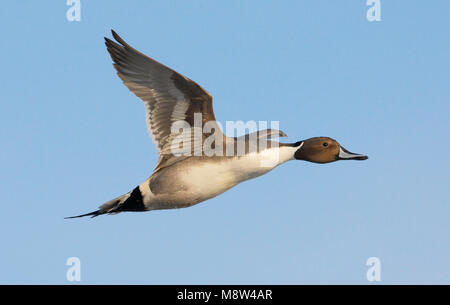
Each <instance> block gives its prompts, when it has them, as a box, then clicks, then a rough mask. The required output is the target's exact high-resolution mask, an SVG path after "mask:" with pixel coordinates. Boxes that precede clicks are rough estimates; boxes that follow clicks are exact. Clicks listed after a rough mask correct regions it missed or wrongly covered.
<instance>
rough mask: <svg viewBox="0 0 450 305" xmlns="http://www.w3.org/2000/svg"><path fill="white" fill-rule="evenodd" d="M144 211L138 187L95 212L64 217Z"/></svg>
mask: <svg viewBox="0 0 450 305" xmlns="http://www.w3.org/2000/svg"><path fill="white" fill-rule="evenodd" d="M145 210H146V209H145V206H144V203H143V200H142V194H141V191H140V190H139V186H138V187H136V188H135V189H134V190H133V191H131V192H128V193H126V194H124V195H122V196H119V197H117V198H114V199H112V200H110V201H108V202H106V203H104V204H102V205H101V206H100V207H99V208H98V210H97V211H94V212H90V213H86V214H81V215H77V216H71V217H65V219H72V218H80V217H85V216H91V217H97V216H100V215H103V214H117V213H120V212H140V211H145Z"/></svg>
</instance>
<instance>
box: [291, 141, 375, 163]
mask: <svg viewBox="0 0 450 305" xmlns="http://www.w3.org/2000/svg"><path fill="white" fill-rule="evenodd" d="M296 144H297V145H299V148H298V149H297V151H296V152H295V154H294V158H295V159H297V160H305V161H309V162H314V163H330V162H334V161H338V160H367V159H368V158H369V157H368V156H366V155H361V154H355V153H352V152H349V151H348V150H346V149H345V148H344V147H342V146H341V145H340V144H339V143H338V142H337V141H336V140H334V139H332V138H328V137H315V138H310V139H307V140H303V141H300V142H297V143H296Z"/></svg>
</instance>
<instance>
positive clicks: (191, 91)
mask: <svg viewBox="0 0 450 305" xmlns="http://www.w3.org/2000/svg"><path fill="white" fill-rule="evenodd" d="M112 35H113V37H114V38H115V40H116V41H117V42H114V41H112V40H110V39H108V38H106V37H105V44H106V47H107V49H108V52H109V54H110V55H111V58H112V60H113V61H114V68H115V69H116V70H117V74H118V76H119V77H120V78H121V79H122V81H123V83H124V84H125V86H127V87H128V89H129V90H131V91H132V92H133V93H134V94H135V95H137V96H138V97H139V98H140V99H141V100H142V101H143V102H144V105H145V109H146V119H147V127H148V131H149V133H150V136H151V138H152V139H153V142H154V143H155V145H156V147H157V148H158V150H159V159H158V162H157V165H156V168H155V169H154V171H153V174H152V175H151V176H150V177H149V178H148V179H147V180H145V181H144V182H143V183H142V184H140V185H139V186H137V187H136V188H135V189H133V190H132V191H130V192H128V193H126V194H124V195H122V196H119V197H117V198H115V199H113V200H110V201H108V202H106V203H105V204H103V205H101V206H100V207H99V209H98V210H97V211H94V212H91V213H87V214H83V215H79V216H73V217H69V218H74V217H82V216H92V217H95V216H98V215H102V214H115V213H120V212H128V211H133V212H139V211H150V210H158V209H176V208H185V207H190V206H192V205H195V204H197V203H199V202H202V201H205V200H207V199H210V198H213V197H215V196H217V195H219V194H221V193H223V192H225V191H227V190H228V189H230V188H232V187H233V186H235V185H237V184H239V183H241V182H243V181H246V180H249V179H252V178H255V177H258V176H261V175H263V174H265V173H267V172H269V171H271V170H272V169H273V168H275V167H277V166H278V165H280V164H282V163H285V162H286V161H289V160H305V161H309V162H314V163H329V162H334V161H338V160H366V159H367V158H368V157H367V156H365V155H361V154H355V153H351V152H349V151H348V150H346V149H345V148H343V147H342V146H341V145H340V144H339V143H338V142H337V141H336V140H334V139H332V138H329V137H314V138H310V139H307V140H302V141H298V142H296V143H289V144H286V143H278V142H276V141H272V140H270V141H266V142H265V145H260V144H257V145H256V146H255V145H253V144H255V143H262V142H258V140H261V139H264V140H265V139H271V138H273V137H283V136H286V135H285V134H284V133H283V132H282V131H279V130H274V129H267V130H262V131H258V132H255V133H252V134H249V135H245V136H242V137H239V138H233V137H227V136H225V135H224V134H223V133H222V131H221V129H220V125H219V124H218V123H217V122H216V119H215V116H214V112H213V107H212V96H211V95H210V94H209V93H208V92H207V91H206V90H205V89H203V88H202V87H200V86H199V85H198V84H196V83H195V82H193V81H192V80H190V79H189V78H187V77H185V76H183V75H181V74H179V73H177V72H175V71H174V70H172V69H170V68H168V67H166V66H164V65H162V64H160V63H158V62H157V61H155V60H153V59H151V58H149V57H147V56H146V55H144V54H142V53H140V52H139V51H137V50H135V49H134V48H132V47H131V46H130V45H128V44H127V43H126V42H125V41H124V40H123V39H122V38H121V37H120V36H119V35H117V33H115V32H114V31H112ZM196 117H200V118H201V123H202V125H206V124H209V128H208V130H209V132H205V130H203V132H201V134H200V137H199V138H198V137H197V139H196V138H195V137H194V136H193V134H195V133H196V132H197V131H198V130H197V131H196V130H195V128H194V130H193V131H192V132H189V133H188V141H187V143H188V144H190V145H186V147H187V148H182V153H181V154H180V153H174V150H173V148H174V146H177V145H176V144H174V142H175V143H178V142H177V138H178V139H179V137H180V134H179V132H177V128H175V129H174V128H173V126H174V124H176V123H177V122H185V123H186V124H188V125H190V126H195V124H196V122H195V120H196ZM197 123H198V122H197ZM212 130H214V138H213V140H214V141H212V142H215V143H212V144H213V145H210V146H209V147H210V148H211V147H212V149H214V150H215V152H216V153H215V154H211V153H210V152H207V151H206V149H205V147H206V145H203V143H205V144H206V142H205V141H210V136H211V135H212V134H213V133H212ZM208 139H209V140H208ZM239 142H241V143H243V146H242V147H243V149H242V152H241V153H240V154H239V153H238V149H237V148H238V146H239ZM183 143H184V142H183ZM178 144H179V143H178ZM210 144H211V143H210ZM177 147H178V148H179V147H180V146H179V145H178V146H177ZM217 147H219V148H218V150H217ZM225 147H226V148H225ZM229 147H232V149H231V152H232V153H231V154H228V150H227V149H228V148H229ZM252 147H255V149H252ZM217 151H218V152H219V153H217ZM186 152H188V153H191V154H187V153H186ZM222 152H223V153H222ZM265 161H266V162H265Z"/></svg>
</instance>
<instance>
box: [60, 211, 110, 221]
mask: <svg viewBox="0 0 450 305" xmlns="http://www.w3.org/2000/svg"><path fill="white" fill-rule="evenodd" d="M102 214H104V213H101V212H100V210H97V211H94V212H91V213H87V214H81V215H77V216H70V217H64V219H71V218H79V217H84V216H91V217H92V218H93V217H97V216H98V215H102Z"/></svg>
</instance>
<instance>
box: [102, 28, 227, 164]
mask: <svg viewBox="0 0 450 305" xmlns="http://www.w3.org/2000/svg"><path fill="white" fill-rule="evenodd" d="M112 35H113V37H114V39H115V40H116V41H117V42H114V41H112V40H110V39H108V38H106V37H105V44H106V47H107V49H108V52H109V54H110V55H111V58H112V60H113V61H114V68H115V69H116V70H117V74H118V75H119V77H120V78H121V79H122V81H123V83H124V84H125V86H127V87H128V89H130V91H132V92H133V93H134V94H135V95H136V96H138V97H139V98H140V99H141V100H142V101H143V102H144V104H145V109H146V120H147V128H148V131H149V133H150V136H151V138H152V139H153V142H154V143H155V145H156V147H157V148H158V150H159V154H160V158H159V161H158V164H157V166H156V168H155V171H157V170H159V169H161V168H162V167H164V166H167V165H168V164H169V163H170V164H172V163H173V160H172V162H169V161H170V159H171V158H175V157H174V156H173V155H172V152H171V144H172V140H173V139H174V138H175V137H177V136H179V134H177V133H172V132H171V127H172V124H173V123H174V122H176V121H185V122H187V123H188V124H189V125H190V126H194V114H196V113H198V114H201V118H202V123H203V124H205V123H206V122H208V121H213V122H214V123H215V121H216V119H215V117H214V112H213V107H212V96H211V95H210V94H209V93H208V92H207V91H206V90H205V89H203V88H202V87H200V86H199V85H198V84H196V83H195V82H193V81H192V80H190V79H189V78H187V77H185V76H183V75H181V74H179V73H177V72H176V71H174V70H172V69H170V68H168V67H166V66H164V65H162V64H160V63H159V62H157V61H155V60H153V59H151V58H150V57H148V56H146V55H144V54H142V53H140V52H139V51H137V50H136V49H134V48H132V47H131V46H130V45H128V44H127V43H126V42H125V41H124V40H123V39H122V38H121V37H120V36H119V35H117V33H116V32H114V31H112ZM214 127H215V128H213V129H212V130H211V132H216V134H217V132H220V135H221V136H222V135H223V134H222V131H221V130H220V127H219V126H218V124H217V123H215V125H214ZM208 136H209V134H204V133H202V143H203V140H204V139H205V137H208ZM198 142H199V141H196V143H194V140H193V138H192V145H191V147H190V148H189V149H190V150H194V149H198V147H197V148H196V147H195V146H196V145H197V146H198V145H202V143H198ZM200 149H201V147H200Z"/></svg>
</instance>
